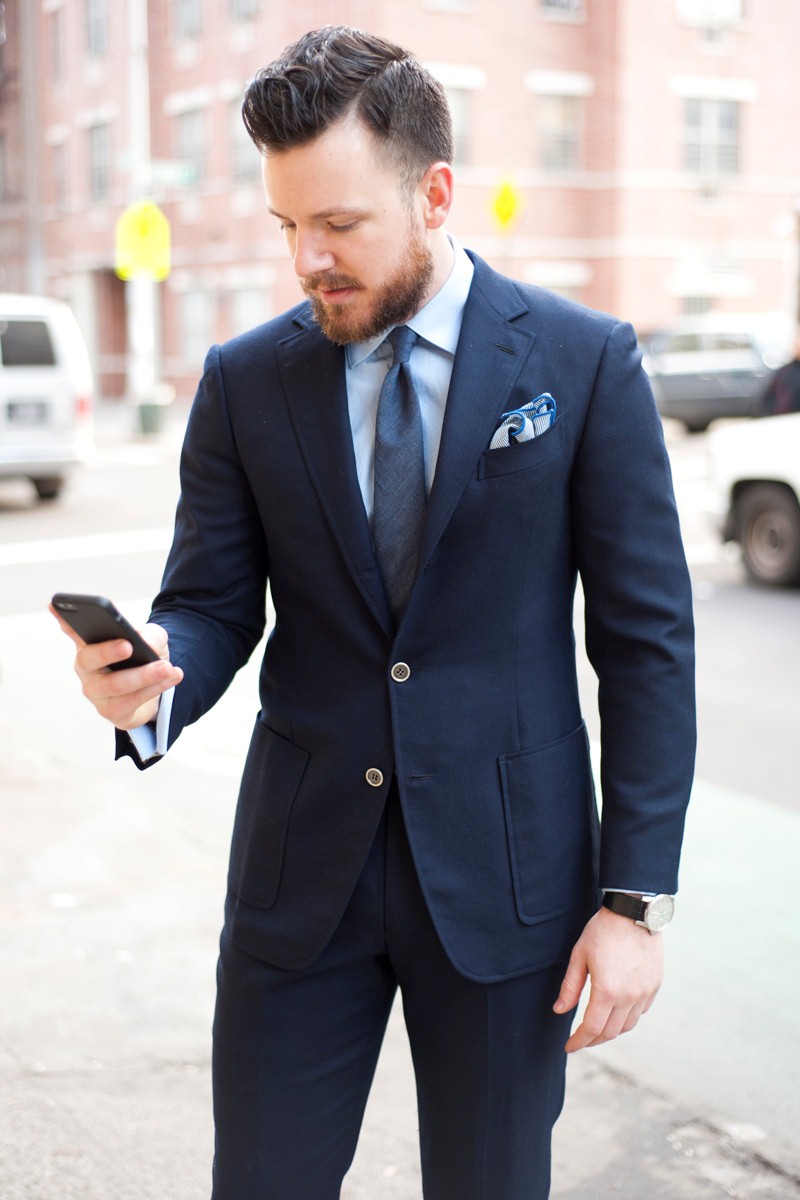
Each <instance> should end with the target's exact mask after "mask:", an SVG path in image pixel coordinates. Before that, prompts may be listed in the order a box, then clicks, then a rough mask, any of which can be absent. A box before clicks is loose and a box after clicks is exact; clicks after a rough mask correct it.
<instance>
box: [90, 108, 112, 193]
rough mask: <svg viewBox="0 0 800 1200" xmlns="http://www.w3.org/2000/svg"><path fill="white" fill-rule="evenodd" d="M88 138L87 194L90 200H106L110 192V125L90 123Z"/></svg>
mask: <svg viewBox="0 0 800 1200" xmlns="http://www.w3.org/2000/svg"><path fill="white" fill-rule="evenodd" d="M87 136H88V138H89V195H90V196H91V198H92V200H95V201H101V200H107V199H108V196H109V193H110V192H111V127H110V126H109V125H92V126H90V128H89V129H88V130H87Z"/></svg>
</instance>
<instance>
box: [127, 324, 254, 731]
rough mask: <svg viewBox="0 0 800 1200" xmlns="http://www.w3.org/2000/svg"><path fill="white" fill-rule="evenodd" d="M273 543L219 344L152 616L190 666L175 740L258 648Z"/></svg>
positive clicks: (178, 659)
mask: <svg viewBox="0 0 800 1200" xmlns="http://www.w3.org/2000/svg"><path fill="white" fill-rule="evenodd" d="M266 584H267V547H266V541H265V536H264V529H263V525H262V522H261V519H260V515H259V512H258V507H257V504H256V501H255V497H254V496H253V492H252V490H251V487H250V483H249V481H248V479H247V476H246V474H245V471H244V469H243V467H242V463H241V460H240V457H239V453H238V449H237V444H236V437H235V433H234V429H233V425H232V422H231V419H230V414H229V410H228V400H227V397H226V392H225V381H224V372H223V364H222V359H221V355H220V350H219V347H216V346H215V347H213V348H212V349H211V350H210V351H209V354H208V356H207V358H206V363H205V370H204V373H203V377H202V379H201V381H200V385H199V387H198V390H197V394H196V396H195V400H194V404H193V406H192V411H191V414H190V417H189V422H188V426H187V430H186V438H185V441H184V446H183V451H182V454H181V495H180V500H179V502H178V509H177V515H176V521H175V535H174V539H173V543H172V548H171V550H170V554H169V557H168V560H167V564H166V569H165V572H164V578H163V581H162V585H161V591H160V592H159V594H158V596H157V597H156V599H155V601H154V603H153V611H152V614H151V616H150V620H151V621H155V622H157V623H158V624H159V625H162V626H163V627H164V628H165V629H166V630H167V634H168V636H169V648H170V658H171V660H172V662H174V663H175V664H176V665H178V666H181V667H182V668H183V670H184V679H183V682H182V683H180V684H179V685H178V687H177V688H176V691H175V698H174V702H173V709H172V716H171V720H170V729H169V740H168V744H169V745H172V743H173V742H174V741H175V739H176V737H177V736H178V735H179V733H180V731H181V730H182V729H183V728H184V726H186V725H188V724H191V723H192V722H193V721H196V720H197V719H198V718H199V717H200V716H202V714H203V713H204V712H206V711H208V709H209V708H211V707H212V705H213V704H215V703H216V701H217V700H218V699H219V697H220V696H221V695H222V694H223V692H224V691H225V690H226V688H227V687H228V685H229V684H230V682H231V680H232V679H233V676H234V675H235V674H236V672H237V671H238V670H239V668H240V667H242V666H243V665H244V664H245V663H246V662H247V660H248V658H249V657H250V655H251V654H252V652H253V650H254V649H255V647H256V646H257V645H258V642H259V640H260V638H261V636H262V634H263V631H264V625H265V614H266Z"/></svg>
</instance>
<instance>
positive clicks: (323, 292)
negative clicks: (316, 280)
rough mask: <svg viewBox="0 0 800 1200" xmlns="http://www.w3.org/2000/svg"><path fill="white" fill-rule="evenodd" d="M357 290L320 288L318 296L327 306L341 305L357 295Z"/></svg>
mask: <svg viewBox="0 0 800 1200" xmlns="http://www.w3.org/2000/svg"><path fill="white" fill-rule="evenodd" d="M357 290H358V289H357V288H353V287H347V288H319V289H318V291H317V294H318V295H319V298H320V299H321V300H323V301H324V302H325V303H326V304H341V303H342V301H344V300H348V299H349V298H350V297H351V296H354V295H355V294H356V291H357Z"/></svg>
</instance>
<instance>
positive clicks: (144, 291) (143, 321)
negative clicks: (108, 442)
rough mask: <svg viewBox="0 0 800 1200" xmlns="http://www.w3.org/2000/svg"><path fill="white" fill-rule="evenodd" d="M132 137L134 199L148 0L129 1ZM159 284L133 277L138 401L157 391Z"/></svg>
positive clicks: (145, 141)
mask: <svg viewBox="0 0 800 1200" xmlns="http://www.w3.org/2000/svg"><path fill="white" fill-rule="evenodd" d="M128 40H129V48H128V108H129V113H128V136H129V157H130V180H131V193H130V200H132V201H133V200H139V199H142V198H144V197H146V196H148V195H149V193H150V188H151V182H152V166H151V161H150V64H149V59H148V29H147V0H128ZM155 288H156V285H155V280H152V279H129V280H128V282H127V284H126V302H127V317H128V370H127V374H128V395H129V398H130V400H131V401H132V402H133V403H134V404H137V405H139V404H142V403H148V402H150V401H152V400H153V398H154V396H155V391H156V339H155V320H156V290H155Z"/></svg>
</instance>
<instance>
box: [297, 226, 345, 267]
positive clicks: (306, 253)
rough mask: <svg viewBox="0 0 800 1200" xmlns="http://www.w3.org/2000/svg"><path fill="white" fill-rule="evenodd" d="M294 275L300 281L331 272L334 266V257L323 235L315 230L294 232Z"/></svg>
mask: <svg viewBox="0 0 800 1200" xmlns="http://www.w3.org/2000/svg"><path fill="white" fill-rule="evenodd" d="M292 258H293V260H294V270H295V274H296V275H297V276H299V277H300V278H301V279H304V278H307V277H308V276H309V275H319V274H321V273H322V272H323V271H331V270H333V268H334V267H335V266H336V257H335V255H334V254H333V253H332V251H331V250H330V248H329V246H328V243H327V238H326V237H325V235H324V233H321V232H319V231H316V230H308V231H305V232H302V233H301V232H300V230H299V229H296V230H295V231H294V253H293V255H292Z"/></svg>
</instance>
